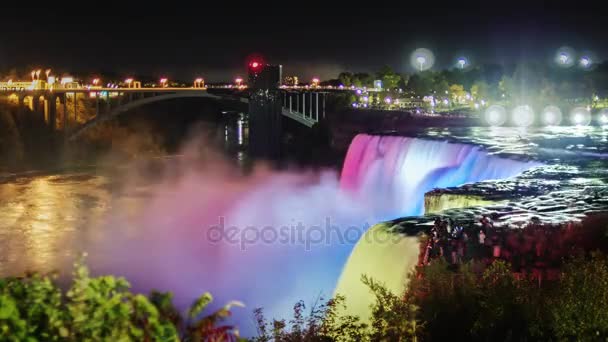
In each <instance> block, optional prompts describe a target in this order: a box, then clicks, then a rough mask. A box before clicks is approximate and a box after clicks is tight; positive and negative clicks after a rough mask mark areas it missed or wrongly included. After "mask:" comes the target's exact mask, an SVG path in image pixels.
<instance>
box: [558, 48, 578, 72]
mask: <svg viewBox="0 0 608 342" xmlns="http://www.w3.org/2000/svg"><path fill="white" fill-rule="evenodd" d="M575 54H576V53H575V52H574V49H572V48H571V47H568V46H562V47H561V48H559V49H558V50H557V52H556V53H555V58H554V60H555V64H557V65H558V66H560V67H562V68H569V67H571V66H573V65H574V62H575V57H574V55H575Z"/></svg>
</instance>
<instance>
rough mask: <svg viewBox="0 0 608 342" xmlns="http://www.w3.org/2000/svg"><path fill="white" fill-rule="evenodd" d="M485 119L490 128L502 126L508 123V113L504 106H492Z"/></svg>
mask: <svg viewBox="0 0 608 342" xmlns="http://www.w3.org/2000/svg"><path fill="white" fill-rule="evenodd" d="M485 119H486V122H487V123H488V124H489V125H490V126H502V125H503V124H504V123H505V122H506V121H507V111H506V110H505V108H504V107H502V106H499V105H492V106H490V107H488V109H487V110H486V113H485Z"/></svg>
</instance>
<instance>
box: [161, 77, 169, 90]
mask: <svg viewBox="0 0 608 342" xmlns="http://www.w3.org/2000/svg"><path fill="white" fill-rule="evenodd" d="M167 83H168V80H167V79H166V78H164V77H163V78H161V79H160V85H161V87H163V88H166V87H167V86H168V84H167Z"/></svg>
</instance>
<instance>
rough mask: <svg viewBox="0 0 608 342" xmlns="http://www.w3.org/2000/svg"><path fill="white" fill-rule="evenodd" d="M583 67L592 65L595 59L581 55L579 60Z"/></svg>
mask: <svg viewBox="0 0 608 342" xmlns="http://www.w3.org/2000/svg"><path fill="white" fill-rule="evenodd" d="M579 63H580V65H581V67H583V68H585V69H587V68H589V67H590V66H591V64H592V63H593V61H592V60H591V58H590V57H588V56H583V57H581V60H580V61H579Z"/></svg>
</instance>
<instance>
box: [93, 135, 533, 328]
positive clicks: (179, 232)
mask: <svg viewBox="0 0 608 342" xmlns="http://www.w3.org/2000/svg"><path fill="white" fill-rule="evenodd" d="M201 165H202V166H201V167H196V166H193V165H186V167H181V166H175V167H180V169H179V170H176V171H175V172H168V173H169V174H176V175H179V177H177V179H168V180H166V181H164V182H161V183H160V184H156V185H154V186H153V188H151V189H146V193H149V194H151V195H150V196H151V198H147V199H146V201H145V206H144V207H143V209H141V212H138V213H137V214H134V213H133V212H131V211H129V209H130V208H131V206H130V205H129V204H130V203H131V202H130V200H129V199H130V198H137V197H138V196H140V193H141V189H137V188H134V189H125V190H124V191H123V192H124V193H126V194H132V195H129V196H126V198H125V199H124V200H123V202H122V203H121V202H117V203H114V205H113V206H112V207H113V208H114V209H113V211H112V212H111V214H110V215H109V216H110V217H109V218H108V220H107V223H106V224H105V225H104V229H105V230H104V229H102V230H100V231H101V232H103V234H102V235H103V236H102V237H99V238H104V239H105V242H104V243H95V245H94V246H91V247H89V248H88V249H87V250H89V251H91V253H90V254H91V261H92V266H93V269H94V270H95V271H96V272H100V273H113V274H119V275H124V276H126V277H127V278H128V279H130V280H131V281H132V282H133V284H134V287H135V288H136V289H137V290H140V291H144V292H145V291H148V290H150V289H152V288H158V289H164V290H170V291H173V292H174V293H175V300H176V303H177V305H178V306H179V307H185V306H186V305H188V304H189V303H190V302H191V301H192V300H193V298H195V297H196V296H198V295H200V294H201V293H202V292H203V291H210V292H211V293H212V294H213V295H214V297H215V298H216V301H214V304H213V306H215V308H217V307H219V306H221V305H222V304H224V303H226V302H228V301H230V300H240V301H243V302H244V303H245V304H246V305H247V308H246V309H236V312H235V316H234V323H236V324H238V325H239V327H240V329H241V331H242V332H243V334H244V335H245V336H249V335H252V334H254V333H255V327H254V326H253V322H252V319H251V310H253V308H256V307H263V308H264V311H265V314H266V316H267V317H272V318H279V319H280V318H288V316H289V315H291V314H292V308H293V305H294V303H295V302H297V301H298V300H304V301H305V302H306V303H307V304H310V303H312V302H314V301H315V300H316V299H318V297H319V295H322V296H324V298H325V299H328V298H329V297H331V296H332V295H333V294H334V293H335V292H334V291H336V292H339V293H341V294H344V295H345V296H346V298H347V305H349V306H351V307H352V308H353V310H354V311H355V312H354V313H357V314H360V315H362V316H363V317H365V316H366V312H367V311H366V310H367V308H368V305H369V304H370V303H371V298H370V297H365V294H366V293H368V291H367V289H366V288H365V287H364V285H363V284H362V283H361V281H360V277H361V274H362V273H363V274H367V275H369V276H371V277H372V278H374V279H376V280H378V281H381V282H384V283H386V284H387V285H388V286H389V288H390V289H391V290H393V291H400V290H402V289H403V285H404V281H405V275H406V274H407V272H409V270H410V269H411V267H412V265H414V264H415V263H416V256H417V255H418V250H417V248H418V245H417V242H416V238H415V237H407V236H400V235H397V234H394V233H391V232H388V231H387V229H386V228H387V227H385V226H384V225H378V226H376V227H374V228H372V229H371V230H370V229H368V228H369V225H371V224H375V223H377V222H382V221H386V220H388V219H393V218H397V217H401V216H407V215H419V214H422V211H423V201H424V193H425V192H427V191H428V190H431V189H432V188H434V187H447V186H456V185H460V184H463V183H467V182H476V181H481V180H487V179H498V178H507V177H512V176H515V175H517V174H519V173H521V172H522V171H524V170H526V169H528V168H530V167H533V166H535V165H536V163H534V162H521V161H515V160H509V159H502V158H499V157H496V156H493V155H491V154H489V153H487V152H486V151H484V150H483V149H481V148H479V147H475V146H472V145H466V144H452V143H447V142H442V141H431V140H423V139H417V138H405V137H397V136H372V135H364V134H362V135H358V136H357V137H356V138H355V139H354V140H353V142H352V144H351V146H350V148H349V151H348V154H347V157H346V161H345V163H344V167H343V171H342V175H341V177H340V178H341V179H340V180H339V181H338V175H337V174H336V173H335V172H334V171H331V170H329V171H324V172H320V173H319V172H290V171H281V172H277V171H272V170H268V169H263V168H258V169H255V170H254V172H253V173H252V174H251V175H249V176H247V177H242V176H238V175H237V174H236V173H235V172H231V169H230V166H228V165H222V163H221V162H220V161H218V160H209V161H205V162H204V163H202V164H201ZM135 179H137V177H135ZM125 183H126V184H137V180H134V181H133V182H129V181H127V182H125ZM123 208H124V212H123V211H121V209H123ZM233 228H234V229H233Z"/></svg>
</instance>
